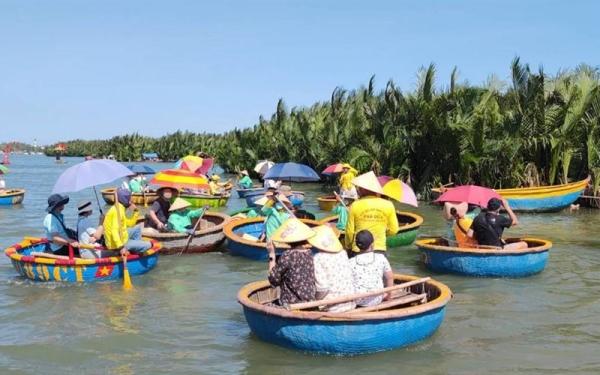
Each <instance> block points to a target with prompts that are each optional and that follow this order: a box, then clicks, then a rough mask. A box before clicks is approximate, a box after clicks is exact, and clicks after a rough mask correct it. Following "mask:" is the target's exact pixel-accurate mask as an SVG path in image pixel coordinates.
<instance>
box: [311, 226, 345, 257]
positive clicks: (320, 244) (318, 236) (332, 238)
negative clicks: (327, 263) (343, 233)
mask: <svg viewBox="0 0 600 375" xmlns="http://www.w3.org/2000/svg"><path fill="white" fill-rule="evenodd" d="M312 231H313V232H315V235H314V237H311V238H309V240H308V242H309V243H310V244H311V245H313V246H314V247H316V248H317V249H319V250H321V251H326V252H328V253H339V252H340V251H342V250H343V249H344V247H343V246H342V244H341V242H340V240H339V239H338V235H337V234H336V233H335V231H334V230H333V229H332V228H331V227H330V226H329V225H321V226H318V227H316V228H312Z"/></svg>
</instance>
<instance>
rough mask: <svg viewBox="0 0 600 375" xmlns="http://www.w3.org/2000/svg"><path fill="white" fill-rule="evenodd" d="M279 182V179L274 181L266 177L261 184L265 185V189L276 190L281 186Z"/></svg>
mask: <svg viewBox="0 0 600 375" xmlns="http://www.w3.org/2000/svg"><path fill="white" fill-rule="evenodd" d="M281 183H282V182H281V181H275V180H272V179H270V178H267V179H265V180H264V181H263V186H264V187H265V189H269V190H277V189H279V187H280V186H281Z"/></svg>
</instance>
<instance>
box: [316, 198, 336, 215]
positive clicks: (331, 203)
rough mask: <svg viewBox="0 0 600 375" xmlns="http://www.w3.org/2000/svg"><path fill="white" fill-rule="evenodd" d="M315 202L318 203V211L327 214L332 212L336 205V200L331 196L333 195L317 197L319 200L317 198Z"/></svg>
mask: <svg viewBox="0 0 600 375" xmlns="http://www.w3.org/2000/svg"><path fill="white" fill-rule="evenodd" d="M317 201H318V202H319V209H320V210H322V211H327V212H329V211H331V210H333V208H334V207H335V205H336V204H337V200H336V199H335V196H333V195H328V196H325V197H319V198H317Z"/></svg>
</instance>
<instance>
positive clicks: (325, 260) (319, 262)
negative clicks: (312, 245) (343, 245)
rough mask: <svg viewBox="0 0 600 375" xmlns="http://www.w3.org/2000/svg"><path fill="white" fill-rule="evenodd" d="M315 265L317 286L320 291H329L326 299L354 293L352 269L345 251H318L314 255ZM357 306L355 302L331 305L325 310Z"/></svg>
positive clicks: (338, 310)
mask: <svg viewBox="0 0 600 375" xmlns="http://www.w3.org/2000/svg"><path fill="white" fill-rule="evenodd" d="M313 264H314V266H315V286H316V288H317V293H318V292H321V293H323V292H327V294H326V295H325V297H324V299H331V298H336V297H340V296H344V295H347V294H352V293H354V286H353V283H352V270H351V269H350V263H349V262H348V255H347V254H346V252H345V251H340V252H338V253H327V252H323V251H321V252H318V253H317V254H315V256H314V257H313ZM354 307H355V304H354V302H345V303H338V304H336V305H329V306H327V307H326V308H325V309H324V310H326V311H334V312H343V311H348V310H351V309H353V308H354Z"/></svg>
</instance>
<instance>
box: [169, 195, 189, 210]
mask: <svg viewBox="0 0 600 375" xmlns="http://www.w3.org/2000/svg"><path fill="white" fill-rule="evenodd" d="M191 205H192V204H191V203H190V202H188V201H186V200H185V199H181V198H176V199H175V201H174V202H173V204H171V207H170V208H169V212H171V211H175V210H179V209H182V208H187V207H189V206H191Z"/></svg>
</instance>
